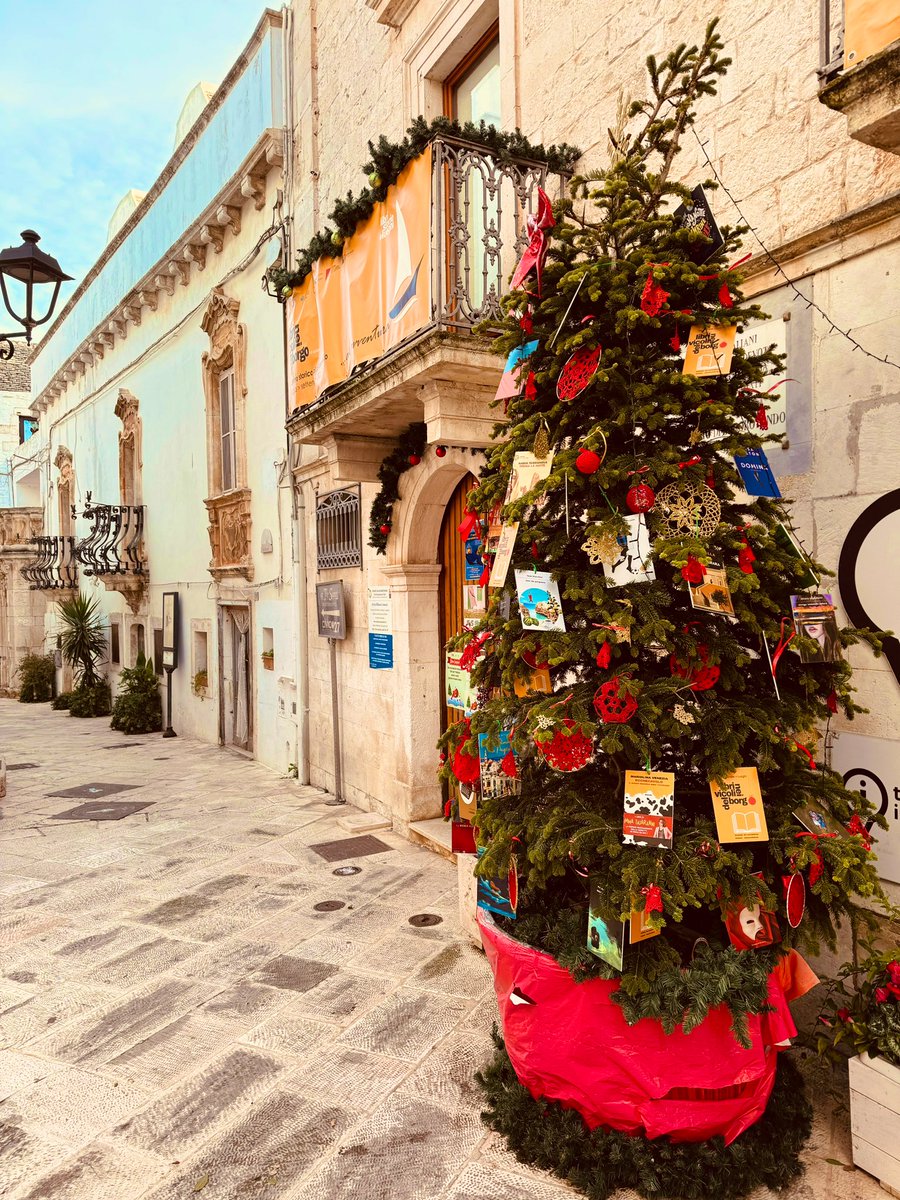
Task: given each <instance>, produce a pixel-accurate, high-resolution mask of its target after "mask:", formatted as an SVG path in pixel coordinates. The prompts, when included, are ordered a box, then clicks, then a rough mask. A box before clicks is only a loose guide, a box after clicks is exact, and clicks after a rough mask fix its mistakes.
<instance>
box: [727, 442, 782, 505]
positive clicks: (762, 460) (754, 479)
mask: <svg viewBox="0 0 900 1200" xmlns="http://www.w3.org/2000/svg"><path fill="white" fill-rule="evenodd" d="M734 465H735V466H736V467H737V471H738V474H739V475H740V477H741V482H742V483H743V485H744V491H745V492H746V493H747V495H748V496H767V497H768V498H769V499H770V500H780V499H781V489H780V488H779V486H778V481H777V480H776V478H775V476H774V474H773V472H772V468H771V466H770V465H769V460H768V458H766V454H765V451H764V450H748V451H747V453H746V454H736V455H735V457H734Z"/></svg>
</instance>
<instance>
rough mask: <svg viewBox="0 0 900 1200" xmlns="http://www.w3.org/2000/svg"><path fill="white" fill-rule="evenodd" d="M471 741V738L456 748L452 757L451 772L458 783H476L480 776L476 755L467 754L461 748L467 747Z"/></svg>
mask: <svg viewBox="0 0 900 1200" xmlns="http://www.w3.org/2000/svg"><path fill="white" fill-rule="evenodd" d="M471 741H472V738H471V736H470V737H467V738H466V739H465V740H464V741H462V742H460V744H459V745H458V746H457V747H456V753H455V754H454V755H453V766H452V767H451V770H452V771H453V774H454V775H455V776H456V778H457V779H458V780H459V782H460V783H476V782H477V780H478V778H479V776H480V775H481V764H480V763H479V761H478V755H477V753H476V754H468V753H467V752H466V751H465V750H464V749H463V747H464V746H467V745H468V744H469V742H471Z"/></svg>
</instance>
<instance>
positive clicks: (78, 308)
mask: <svg viewBox="0 0 900 1200" xmlns="http://www.w3.org/2000/svg"><path fill="white" fill-rule="evenodd" d="M281 46H282V34H281V29H279V28H271V27H270V28H269V29H268V30H267V32H266V33H265V34H264V36H263V38H262V41H261V42H260V44H259V46H258V47H257V49H256V52H255V53H254V55H253V57H252V58H251V59H250V61H249V62H248V64H247V66H246V68H245V70H244V71H243V73H242V74H241V76H240V77H239V78H238V79H237V80H236V81H235V83H234V84H233V85H232V88H231V90H230V92H229V93H228V95H227V97H226V98H225V100H224V102H223V103H222V105H221V107H220V108H219V110H218V111H217V112H216V114H215V115H214V116H213V118H212V120H211V121H210V123H209V125H207V127H206V129H204V131H203V133H202V134H201V135H200V138H199V139H198V141H197V143H196V145H194V146H193V148H192V149H191V152H190V154H189V155H188V156H187V158H186V159H185V160H184V162H183V163H182V164H181V165H180V166H179V168H178V170H177V171H176V173H175V175H174V176H173V177H172V179H171V180H170V181H169V183H168V184H167V185H166V187H165V189H164V190H163V191H162V193H161V194H160V195H159V196H158V197H157V199H156V201H155V203H154V204H153V205H152V207H151V208H150V210H149V212H147V213H146V214H145V215H144V217H143V218H142V220H141V221H140V223H139V224H138V225H137V226H136V227H135V228H134V229H133V230H132V231H131V232H130V233H129V235H128V236H127V238H126V239H125V241H124V242H123V243H122V244H121V245H120V246H119V247H118V248H117V249H116V251H115V253H114V254H113V255H112V257H111V258H110V259H109V261H108V262H107V263H105V264H104V266H103V268H102V269H101V271H100V272H99V273H98V275H97V276H96V278H95V279H93V280H92V281H91V283H90V284H89V286H88V287H87V289H86V290H85V292H84V293H83V294H82V295H81V296H80V297H79V298H78V301H77V302H76V304H75V306H74V308H73V309H72V310H71V312H69V313H68V315H67V316H66V319H65V320H64V321H63V323H62V324H61V325H60V327H59V328H58V329H57V330H55V331H54V332H53V333H52V334H51V335H49V336H48V337H47V338H45V339H44V341H43V343H42V344H41V347H40V352H39V354H38V355H37V357H36V358H35V359H34V361H33V363H32V367H31V379H32V387H33V394H34V395H39V394H40V392H41V391H42V389H43V388H44V387H45V386H46V385H47V383H49V381H50V380H51V379H52V377H53V376H54V374H55V373H56V372H57V371H58V370H59V368H60V367H61V366H62V365H63V363H64V362H65V361H66V359H67V358H68V357H69V355H70V354H72V352H73V351H74V350H75V349H76V348H77V347H78V346H79V345H80V344H81V342H82V341H84V339H85V338H86V337H87V336H88V334H90V333H91V332H92V330H94V329H95V328H96V327H97V325H99V324H100V322H101V321H103V320H105V319H106V318H107V316H108V314H109V313H110V312H111V311H112V310H113V309H114V308H115V307H116V306H117V305H118V304H120V303H121V302H122V301H123V300H124V299H125V297H126V296H127V295H128V294H129V293H130V292H131V291H133V289H134V288H135V286H136V285H137V284H138V283H139V282H140V280H141V279H143V277H144V276H145V275H146V274H147V272H148V271H149V270H151V268H152V267H154V266H155V265H156V264H157V263H158V262H159V261H160V259H162V258H163V257H164V256H165V254H166V253H167V252H168V251H169V250H170V249H171V248H172V246H174V245H175V244H176V243H177V242H178V241H179V240H180V239H181V238H182V237H183V236H184V232H185V230H186V229H187V228H188V227H189V226H190V225H191V224H192V223H193V222H194V221H196V219H197V217H198V216H200V214H201V213H202V212H203V211H204V210H205V209H206V208H208V207H209V205H210V204H211V203H212V201H213V200H214V199H215V197H216V196H217V195H218V194H219V192H220V191H221V190H222V188H223V186H224V185H225V184H226V183H227V182H228V181H229V180H230V179H232V178H233V177H234V176H235V175H236V174H237V172H238V170H239V169H240V167H241V165H242V163H243V162H244V160H245V159H246V157H247V155H248V154H249V153H250V151H251V150H252V149H253V147H254V145H255V144H256V143H257V142H258V141H259V139H260V137H261V135H262V134H263V132H264V131H265V130H266V129H270V128H272V127H277V126H280V125H281V124H282V119H283V117H282V114H283V109H282V78H281ZM101 217H103V215H102V214H101ZM98 219H100V217H98ZM103 219H105V217H103Z"/></svg>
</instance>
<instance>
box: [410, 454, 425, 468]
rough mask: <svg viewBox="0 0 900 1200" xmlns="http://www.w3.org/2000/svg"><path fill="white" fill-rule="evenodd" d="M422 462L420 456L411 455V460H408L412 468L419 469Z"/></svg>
mask: <svg viewBox="0 0 900 1200" xmlns="http://www.w3.org/2000/svg"><path fill="white" fill-rule="evenodd" d="M421 461H422V460H421V458H420V457H419V456H418V454H411V455H410V456H409V458H408V459H407V462H408V463H409V465H410V466H411V467H417V466H418V465H419V463H420V462H421Z"/></svg>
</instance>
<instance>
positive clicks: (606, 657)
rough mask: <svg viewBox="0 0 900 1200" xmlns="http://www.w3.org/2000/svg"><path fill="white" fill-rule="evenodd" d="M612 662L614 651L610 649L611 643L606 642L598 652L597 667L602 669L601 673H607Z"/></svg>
mask: <svg viewBox="0 0 900 1200" xmlns="http://www.w3.org/2000/svg"><path fill="white" fill-rule="evenodd" d="M611 662H612V650H611V649H610V645H609V642H604V643H603V645H602V646H601V647H600V649H599V650H598V651H597V666H598V667H599V668H600V669H601V671H605V670H606V668H607V667H608V666H609V664H610V663H611Z"/></svg>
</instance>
